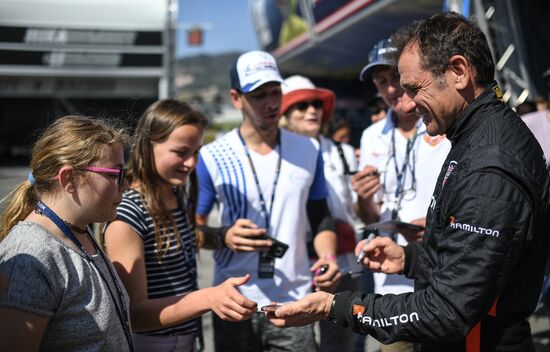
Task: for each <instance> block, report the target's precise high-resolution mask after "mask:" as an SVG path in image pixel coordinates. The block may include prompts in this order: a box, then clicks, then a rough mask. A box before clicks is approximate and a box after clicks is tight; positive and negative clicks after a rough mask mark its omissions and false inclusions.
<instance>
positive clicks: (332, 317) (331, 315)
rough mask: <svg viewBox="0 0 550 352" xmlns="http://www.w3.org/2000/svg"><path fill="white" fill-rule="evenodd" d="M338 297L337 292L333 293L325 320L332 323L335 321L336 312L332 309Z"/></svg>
mask: <svg viewBox="0 0 550 352" xmlns="http://www.w3.org/2000/svg"><path fill="white" fill-rule="evenodd" d="M337 298H338V293H335V294H334V297H333V298H332V303H331V304H330V311H329V312H328V315H327V318H326V319H327V320H328V321H330V322H333V323H336V312H335V311H334V307H335V306H336V299H337Z"/></svg>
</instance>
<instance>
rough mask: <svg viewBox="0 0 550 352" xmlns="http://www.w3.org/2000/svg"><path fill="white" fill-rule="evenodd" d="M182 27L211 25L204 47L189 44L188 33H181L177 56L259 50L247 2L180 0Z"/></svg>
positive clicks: (235, 0)
mask: <svg viewBox="0 0 550 352" xmlns="http://www.w3.org/2000/svg"><path fill="white" fill-rule="evenodd" d="M179 23H180V25H182V26H184V27H185V26H189V25H203V24H208V26H209V29H206V30H205V31H204V34H203V39H204V41H203V45H202V46H201V47H189V46H188V45H187V32H186V31H185V30H180V31H178V36H177V46H176V55H177V56H179V57H181V56H192V55H198V54H213V53H216V54H217V53H223V52H228V51H248V50H254V49H259V47H258V42H257V40H256V34H255V32H254V28H253V26H252V21H251V19H250V11H249V9H248V0H180V2H179Z"/></svg>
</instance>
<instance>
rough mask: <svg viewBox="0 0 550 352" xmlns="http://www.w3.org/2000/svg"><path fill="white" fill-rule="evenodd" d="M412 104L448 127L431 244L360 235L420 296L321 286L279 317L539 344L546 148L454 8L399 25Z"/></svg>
mask: <svg viewBox="0 0 550 352" xmlns="http://www.w3.org/2000/svg"><path fill="white" fill-rule="evenodd" d="M392 41H393V43H394V45H395V46H396V47H397V49H398V53H397V57H398V67H399V72H400V74H401V85H402V86H403V88H404V89H405V94H404V98H405V99H406V100H407V103H406V104H407V107H406V109H409V110H413V111H416V113H418V114H419V115H421V116H422V118H423V121H424V123H425V124H426V126H427V130H428V133H429V134H430V135H438V134H443V133H446V134H447V138H448V139H449V140H450V141H451V142H452V149H451V151H450V153H449V155H448V157H447V160H446V161H445V163H444V164H443V168H442V170H441V173H440V175H439V178H438V181H437V184H436V188H435V191H434V194H433V197H432V202H431V205H430V208H429V209H428V214H427V227H426V231H425V234H424V238H423V240H422V242H421V243H410V244H409V245H408V246H407V247H404V248H403V247H400V246H398V245H396V244H395V243H394V242H392V241H391V240H390V239H388V238H375V239H374V240H372V241H371V242H369V243H368V244H366V243H365V242H362V243H359V244H358V247H357V248H356V253H357V254H358V253H359V252H361V251H364V252H366V253H367V256H366V258H365V259H364V261H363V263H364V265H365V266H366V267H368V268H370V269H371V270H374V271H381V272H385V273H388V274H391V273H398V272H403V273H405V274H406V275H407V276H409V277H414V279H415V292H413V293H407V294H401V295H385V296H376V295H372V294H363V293H358V292H355V293H354V292H343V293H341V294H339V295H337V296H334V295H331V294H328V293H314V294H311V295H309V296H307V297H306V298H304V299H301V300H300V301H298V302H294V303H291V304H288V305H283V306H282V307H281V308H279V309H278V310H277V311H275V313H270V319H271V320H272V322H273V323H274V324H276V325H279V326H294V325H303V324H308V323H311V322H312V321H315V320H319V319H323V318H328V319H330V320H332V321H334V322H335V323H336V324H338V325H342V326H349V327H350V328H352V329H353V330H355V331H358V332H362V333H365V334H370V335H372V336H373V337H374V338H376V339H378V340H379V341H381V342H383V343H391V342H394V341H399V340H404V341H412V342H417V343H418V344H417V348H418V350H420V351H445V352H455V351H456V352H459V351H460V352H466V351H534V346H533V342H532V340H531V332H530V327H529V323H528V322H527V320H526V318H527V317H528V316H529V315H530V314H531V313H532V312H533V310H534V308H535V305H536V303H537V299H538V296H539V292H540V289H541V284H542V279H543V275H544V268H545V263H546V256H547V253H548V245H549V243H548V238H549V231H550V213H549V210H548V185H549V176H548V171H547V170H546V168H545V164H544V158H543V153H542V150H541V148H540V146H539V144H538V143H537V141H536V140H535V138H534V137H533V135H532V133H531V132H530V131H529V129H528V128H527V127H526V126H525V124H524V123H523V122H522V121H521V119H520V118H519V117H518V116H517V115H516V114H515V113H514V112H513V111H512V110H511V109H510V108H509V107H508V106H507V105H506V104H504V103H503V102H502V101H501V100H500V98H501V93H500V89H499V87H498V85H497V84H496V82H494V81H493V77H494V64H493V61H492V59H491V54H490V51H489V47H488V44H487V41H486V39H485V36H484V35H483V33H482V32H481V31H480V30H479V28H478V27H477V26H475V25H474V24H472V23H470V22H468V21H467V20H466V19H464V18H463V17H462V16H460V15H457V14H454V13H442V14H437V15H434V16H433V17H431V18H430V19H427V20H423V21H419V22H415V23H413V24H412V25H410V26H408V27H406V28H403V29H401V30H399V31H398V32H397V33H396V34H395V35H394V36H393V38H392Z"/></svg>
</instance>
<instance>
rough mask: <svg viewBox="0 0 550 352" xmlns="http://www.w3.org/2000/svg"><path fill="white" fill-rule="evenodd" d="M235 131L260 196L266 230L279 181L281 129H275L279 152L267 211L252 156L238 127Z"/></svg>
mask: <svg viewBox="0 0 550 352" xmlns="http://www.w3.org/2000/svg"><path fill="white" fill-rule="evenodd" d="M237 133H238V135H239V139H240V140H241V143H242V144H243V148H244V151H245V153H246V157H247V158H248V162H249V163H250V168H251V169H252V174H253V175H254V182H256V189H257V190H258V197H259V198H260V206H261V208H262V209H261V215H262V216H263V217H264V218H265V228H266V230H268V229H269V226H270V222H271V213H272V210H273V203H274V201H275V191H276V189H277V183H278V182H279V174H280V171H281V159H282V148H281V131H279V130H277V152H278V153H279V159H278V160H277V168H276V169H275V177H274V179H273V192H271V204H270V205H269V212H268V211H267V206H266V204H265V198H264V194H263V193H262V190H261V188H260V181H259V180H258V174H256V168H254V163H253V162H252V158H251V157H250V152H249V151H248V147H247V146H246V142H245V141H244V138H243V136H242V135H241V131H240V129H237Z"/></svg>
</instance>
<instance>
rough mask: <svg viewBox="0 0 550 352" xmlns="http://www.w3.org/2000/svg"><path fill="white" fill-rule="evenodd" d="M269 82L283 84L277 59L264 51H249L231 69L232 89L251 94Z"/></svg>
mask: <svg viewBox="0 0 550 352" xmlns="http://www.w3.org/2000/svg"><path fill="white" fill-rule="evenodd" d="M268 82H279V83H283V78H282V77H281V74H280V73H279V69H278V68H277V62H276V61H275V58H273V56H271V55H270V54H268V53H266V52H264V51H249V52H247V53H244V54H242V55H241V56H239V58H238V59H237V61H236V62H235V63H234V64H233V66H232V67H231V88H233V89H236V90H239V91H241V92H243V93H249V92H251V91H253V90H254V89H256V88H258V87H259V86H261V85H263V84H265V83H268Z"/></svg>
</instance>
